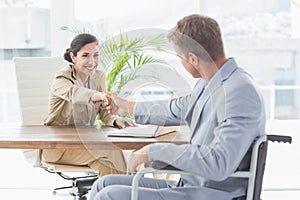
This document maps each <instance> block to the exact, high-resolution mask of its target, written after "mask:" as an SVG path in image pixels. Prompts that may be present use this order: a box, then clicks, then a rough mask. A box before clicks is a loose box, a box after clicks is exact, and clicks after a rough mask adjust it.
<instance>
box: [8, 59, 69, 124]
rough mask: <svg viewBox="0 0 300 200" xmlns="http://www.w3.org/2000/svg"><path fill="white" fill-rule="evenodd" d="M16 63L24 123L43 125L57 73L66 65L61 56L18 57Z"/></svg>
mask: <svg viewBox="0 0 300 200" xmlns="http://www.w3.org/2000/svg"><path fill="white" fill-rule="evenodd" d="M13 61H14V63H15V70H16V77H17V89H18V94H19V100H20V106H21V113H22V123H23V125H42V124H43V121H44V119H45V117H46V116H47V112H48V98H49V91H50V87H51V84H52V81H53V78H54V75H55V73H56V72H57V71H58V70H59V69H61V68H63V67H64V66H66V64H67V63H66V62H65V61H64V59H63V58H61V57H17V58H14V59H13Z"/></svg>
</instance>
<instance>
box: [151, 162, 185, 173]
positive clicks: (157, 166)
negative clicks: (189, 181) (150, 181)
mask: <svg viewBox="0 0 300 200" xmlns="http://www.w3.org/2000/svg"><path fill="white" fill-rule="evenodd" d="M150 167H152V168H154V169H158V170H177V171H182V170H180V169H178V168H176V167H173V166H172V165H168V164H167V163H164V162H161V161H154V162H152V163H151V166H150Z"/></svg>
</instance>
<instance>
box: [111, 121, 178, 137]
mask: <svg viewBox="0 0 300 200" xmlns="http://www.w3.org/2000/svg"><path fill="white" fill-rule="evenodd" d="M178 128H179V126H157V125H141V124H138V126H137V127H132V126H130V127H126V128H123V129H117V128H114V129H113V130H110V131H108V132H107V136H109V137H140V138H154V137H158V136H161V135H164V134H168V133H171V132H174V131H177V130H178Z"/></svg>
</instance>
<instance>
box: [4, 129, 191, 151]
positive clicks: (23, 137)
mask: <svg viewBox="0 0 300 200" xmlns="http://www.w3.org/2000/svg"><path fill="white" fill-rule="evenodd" d="M109 129H111V128H110V127H101V128H96V127H76V128H75V127H62V126H59V127H58V126H57V127H56V126H2V127H1V126H0V148H8V149H80V148H88V149H108V148H112V149H115V148H116V147H118V148H121V149H124V150H126V149H127V150H136V149H139V148H141V147H143V146H145V145H147V144H150V143H155V142H167V143H170V142H172V143H175V144H184V143H187V142H188V141H189V137H188V134H184V133H183V132H181V131H179V132H173V133H170V134H166V135H163V136H160V137H157V138H122V137H107V136H106V132H107V131H108V130H109Z"/></svg>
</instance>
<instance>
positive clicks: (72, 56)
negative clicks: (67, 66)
mask: <svg viewBox="0 0 300 200" xmlns="http://www.w3.org/2000/svg"><path fill="white" fill-rule="evenodd" d="M70 57H71V60H72V61H73V63H74V64H75V63H76V57H75V56H74V54H73V52H70Z"/></svg>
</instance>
